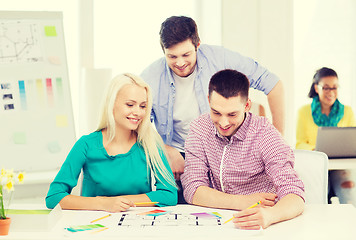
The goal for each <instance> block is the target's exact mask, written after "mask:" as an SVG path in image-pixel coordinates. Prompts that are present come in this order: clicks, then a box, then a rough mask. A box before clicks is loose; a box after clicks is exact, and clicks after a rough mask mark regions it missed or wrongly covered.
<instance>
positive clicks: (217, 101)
mask: <svg viewBox="0 0 356 240" xmlns="http://www.w3.org/2000/svg"><path fill="white" fill-rule="evenodd" d="M248 91H249V81H248V79H247V77H246V76H245V75H244V74H242V73H240V72H238V71H235V70H229V69H227V70H222V71H219V72H217V73H216V74H215V75H213V76H212V78H211V80H210V83H209V105H210V113H206V114H203V115H201V116H200V117H199V118H197V119H195V120H194V121H193V122H192V124H191V126H190V131H189V134H188V138H187V140H186V142H185V154H186V155H185V157H186V159H185V167H184V173H183V175H182V176H181V181H182V185H183V189H184V197H185V199H186V201H187V202H188V203H192V204H196V205H200V206H207V207H214V208H226V209H237V210H242V211H240V212H238V213H236V214H235V215H234V216H235V218H234V219H233V222H234V223H235V225H236V226H237V227H238V228H241V229H259V228H260V227H263V228H266V227H268V226H270V225H271V224H273V223H276V222H280V221H284V220H287V219H291V218H294V217H296V216H298V215H300V214H301V213H302V212H303V210H304V185H303V182H302V181H301V180H300V179H299V178H298V176H297V173H296V171H295V170H294V168H293V167H294V154H293V151H292V149H291V148H290V146H288V145H287V143H286V142H285V141H284V139H283V137H282V136H281V135H280V133H279V132H278V130H277V129H276V128H275V127H274V126H273V125H272V124H271V123H269V121H268V120H267V119H266V118H264V117H259V116H255V115H253V114H251V113H250V112H248V110H249V108H250V106H251V101H250V99H249V98H248ZM258 201H261V204H260V205H259V207H255V208H250V209H246V208H248V207H249V206H251V205H253V204H254V203H256V202H258ZM243 209H244V210H243Z"/></svg>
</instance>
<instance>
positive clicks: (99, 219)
mask: <svg viewBox="0 0 356 240" xmlns="http://www.w3.org/2000/svg"><path fill="white" fill-rule="evenodd" d="M110 216H111V214H108V215H106V216H104V217H101V218H98V219H95V220H93V221H91V222H90V223H93V222H96V221H99V220H101V219H104V218H107V217H110Z"/></svg>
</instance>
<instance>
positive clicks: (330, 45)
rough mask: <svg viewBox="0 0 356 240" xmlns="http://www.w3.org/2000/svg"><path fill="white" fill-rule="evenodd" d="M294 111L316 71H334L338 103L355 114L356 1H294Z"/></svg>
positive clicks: (300, 103) (309, 100)
mask: <svg viewBox="0 0 356 240" xmlns="http://www.w3.org/2000/svg"><path fill="white" fill-rule="evenodd" d="M294 12H295V14H294V19H295V20H294V21H295V24H294V26H295V38H294V49H295V79H296V81H295V85H294V86H295V87H294V88H293V89H294V92H295V102H296V103H297V104H296V106H295V108H296V109H298V108H299V107H300V106H302V105H304V104H307V103H310V102H311V99H309V98H308V97H307V94H308V92H309V89H310V86H311V83H312V78H313V75H314V73H315V71H316V70H317V69H319V68H321V67H329V68H332V69H334V70H335V71H336V72H337V73H338V76H339V83H340V90H339V91H338V92H339V99H340V101H341V103H343V104H346V105H351V106H352V107H353V110H354V112H355V110H356V95H355V94H354V91H355V89H356V1H354V0H340V1H332V0H299V1H294Z"/></svg>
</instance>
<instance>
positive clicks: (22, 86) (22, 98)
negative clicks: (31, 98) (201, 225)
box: [19, 80, 27, 110]
mask: <svg viewBox="0 0 356 240" xmlns="http://www.w3.org/2000/svg"><path fill="white" fill-rule="evenodd" d="M19 91H20V102H21V108H22V110H27V101H26V91H25V82H24V81H22V80H20V81H19Z"/></svg>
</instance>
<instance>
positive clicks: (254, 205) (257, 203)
mask: <svg viewBox="0 0 356 240" xmlns="http://www.w3.org/2000/svg"><path fill="white" fill-rule="evenodd" d="M259 204H261V201H258V202H256V203H255V204H253V205H252V206H250V207H248V208H246V209H250V208H254V207H256V206H257V205H259ZM234 218H235V217H232V218H230V219H229V220H227V221H225V222H224V224H225V223H228V222H230V221H231V220H232V219H234Z"/></svg>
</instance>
